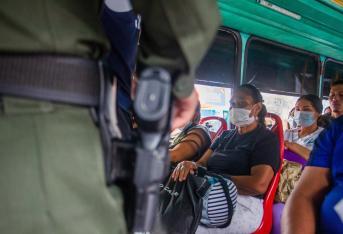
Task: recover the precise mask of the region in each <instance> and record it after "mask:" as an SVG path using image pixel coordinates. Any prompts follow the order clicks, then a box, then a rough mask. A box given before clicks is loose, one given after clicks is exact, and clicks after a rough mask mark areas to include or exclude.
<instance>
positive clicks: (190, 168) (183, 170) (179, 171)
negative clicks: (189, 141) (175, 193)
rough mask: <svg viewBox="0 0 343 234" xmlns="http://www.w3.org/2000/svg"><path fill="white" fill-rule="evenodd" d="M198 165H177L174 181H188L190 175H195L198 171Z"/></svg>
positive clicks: (184, 162) (182, 163)
mask: <svg viewBox="0 0 343 234" xmlns="http://www.w3.org/2000/svg"><path fill="white" fill-rule="evenodd" d="M197 168H198V167H197V165H196V163H195V162H192V161H182V162H180V163H179V164H177V166H176V168H175V169H174V171H173V174H172V179H173V180H174V181H177V180H179V181H180V182H182V181H184V180H186V179H187V176H188V174H189V173H191V174H194V172H195V171H196V170H197Z"/></svg>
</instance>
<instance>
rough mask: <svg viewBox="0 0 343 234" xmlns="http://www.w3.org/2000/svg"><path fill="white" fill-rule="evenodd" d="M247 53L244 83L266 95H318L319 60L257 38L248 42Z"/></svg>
mask: <svg viewBox="0 0 343 234" xmlns="http://www.w3.org/2000/svg"><path fill="white" fill-rule="evenodd" d="M246 53H247V54H246V56H247V57H246V58H247V61H246V66H245V76H244V83H252V84H254V85H255V86H256V87H258V88H259V89H261V91H264V92H268V93H277V94H283V95H292V96H300V95H303V94H308V93H313V94H316V93H317V90H318V88H317V87H318V78H317V77H318V75H317V74H318V68H319V66H318V64H319V57H318V56H316V55H313V54H310V53H307V52H303V51H300V50H296V49H292V48H287V47H286V46H283V45H280V44H276V43H273V42H268V41H266V40H262V39H259V38H256V37H253V38H251V39H250V40H249V42H248V45H247V52H246Z"/></svg>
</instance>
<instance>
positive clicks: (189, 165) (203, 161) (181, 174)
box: [172, 149, 213, 182]
mask: <svg viewBox="0 0 343 234" xmlns="http://www.w3.org/2000/svg"><path fill="white" fill-rule="evenodd" d="M212 153H213V151H212V150H211V149H208V150H207V151H206V152H205V153H204V155H203V156H202V157H201V158H200V159H199V160H198V161H197V162H191V161H182V162H180V163H179V164H177V166H176V168H175V169H174V171H173V173H172V178H173V179H174V180H175V181H176V180H179V181H180V182H181V181H184V180H186V179H187V176H188V174H189V173H191V174H194V172H195V171H196V170H197V169H198V166H203V167H206V165H207V161H208V159H209V158H210V157H211V155H212Z"/></svg>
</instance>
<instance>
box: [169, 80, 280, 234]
mask: <svg viewBox="0 0 343 234" xmlns="http://www.w3.org/2000/svg"><path fill="white" fill-rule="evenodd" d="M262 102H263V99H262V95H261V93H260V92H259V91H258V89H257V88H256V87H255V86H252V85H249V84H245V85H241V86H240V87H238V88H237V89H236V90H235V91H234V92H233V95H232V97H231V100H230V104H231V109H230V121H231V123H232V124H234V125H235V126H236V128H235V129H232V130H228V131H225V132H223V134H222V135H221V136H220V137H219V138H217V139H216V140H215V141H214V143H213V144H212V145H211V147H210V148H209V149H208V150H207V151H206V152H205V154H204V155H203V156H202V157H201V159H200V160H198V161H197V162H190V161H183V162H181V163H179V164H178V166H177V167H176V168H175V170H174V172H173V174H172V177H173V178H174V180H179V181H183V180H185V179H186V178H187V176H188V174H189V173H195V172H196V170H197V167H198V166H203V167H207V170H208V171H210V172H214V173H217V174H220V175H223V176H224V177H226V178H227V180H228V186H229V185H230V183H232V182H233V183H234V185H235V187H236V188H237V190H238V195H237V199H236V198H235V199H234V201H233V203H234V205H235V209H234V213H233V216H232V220H231V224H230V225H229V226H228V227H226V228H218V226H220V224H221V222H224V221H225V217H227V215H226V214H227V209H228V208H227V205H225V197H224V194H223V192H220V189H219V188H217V187H215V186H212V187H211V188H210V189H209V190H208V192H207V194H206V195H205V197H204V206H203V211H202V217H201V225H200V226H199V227H198V229H197V232H196V233H197V234H202V233H208V234H210V233H252V232H254V231H255V230H256V229H257V228H258V227H259V225H260V223H261V219H262V216H263V199H262V198H263V195H264V193H265V192H266V191H267V189H268V186H269V183H270V182H271V180H272V178H273V176H274V174H275V173H276V172H277V171H278V169H279V166H280V155H279V152H280V150H279V142H278V139H277V136H276V135H274V134H273V133H272V132H271V131H269V130H268V129H267V128H266V127H265V123H264V122H265V120H264V119H265V115H266V113H267V110H266V108H265V106H264V105H263V103H262ZM221 191H222V190H221ZM216 227H217V228H216Z"/></svg>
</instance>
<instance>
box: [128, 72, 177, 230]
mask: <svg viewBox="0 0 343 234" xmlns="http://www.w3.org/2000/svg"><path fill="white" fill-rule="evenodd" d="M134 110H135V116H136V119H137V122H138V125H139V128H138V129H139V132H138V141H137V144H136V147H135V148H136V163H135V172H134V184H135V189H136V204H135V215H134V223H133V224H134V225H133V232H134V233H149V232H151V231H152V228H153V225H154V221H155V219H156V215H157V213H158V212H157V207H158V204H159V191H160V184H161V183H162V181H163V180H164V179H165V177H166V175H167V172H168V168H169V156H168V145H169V130H170V118H171V78H170V75H169V73H168V72H167V71H165V70H163V69H160V68H150V69H147V70H145V71H144V72H143V73H142V74H141V77H140V80H139V83H138V87H137V93H136V98H135V102H134Z"/></svg>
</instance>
